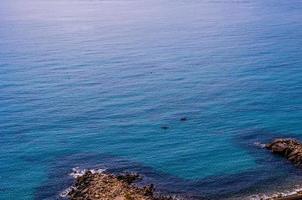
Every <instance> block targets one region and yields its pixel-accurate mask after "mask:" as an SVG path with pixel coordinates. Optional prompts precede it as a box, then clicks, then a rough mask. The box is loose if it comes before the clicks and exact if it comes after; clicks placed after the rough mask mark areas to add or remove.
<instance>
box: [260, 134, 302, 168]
mask: <svg viewBox="0 0 302 200" xmlns="http://www.w3.org/2000/svg"><path fill="white" fill-rule="evenodd" d="M265 148H267V149H269V150H271V151H272V152H273V153H276V154H280V155H282V156H284V157H286V158H287V159H288V160H290V161H291V162H293V163H294V164H295V165H296V166H299V167H301V166H302V143H300V142H299V141H298V140H295V139H290V138H289V139H275V140H274V141H273V142H272V143H270V144H266V145H265Z"/></svg>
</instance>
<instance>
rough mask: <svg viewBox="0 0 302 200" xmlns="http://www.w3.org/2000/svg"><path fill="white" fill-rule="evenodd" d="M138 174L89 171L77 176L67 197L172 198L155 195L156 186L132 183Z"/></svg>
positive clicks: (93, 199) (101, 199)
mask: <svg viewBox="0 0 302 200" xmlns="http://www.w3.org/2000/svg"><path fill="white" fill-rule="evenodd" d="M139 178H140V176H139V175H137V174H129V173H127V174H121V175H117V176H115V175H112V174H107V173H103V172H101V173H92V172H91V171H87V172H86V173H85V174H84V175H82V176H79V177H77V178H76V182H75V184H74V186H73V187H72V188H71V190H70V191H69V193H68V194H67V197H68V198H69V199H70V200H172V198H171V197H160V196H155V195H154V186H153V185H152V184H151V185H148V186H145V187H137V186H135V185H133V184H132V183H133V182H134V181H135V180H137V179H139Z"/></svg>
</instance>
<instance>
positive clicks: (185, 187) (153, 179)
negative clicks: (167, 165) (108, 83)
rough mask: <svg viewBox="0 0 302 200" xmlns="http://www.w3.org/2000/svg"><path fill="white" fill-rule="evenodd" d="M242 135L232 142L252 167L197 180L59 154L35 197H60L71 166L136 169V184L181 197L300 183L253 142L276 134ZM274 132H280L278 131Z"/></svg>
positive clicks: (104, 158)
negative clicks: (139, 177) (242, 150)
mask: <svg viewBox="0 0 302 200" xmlns="http://www.w3.org/2000/svg"><path fill="white" fill-rule="evenodd" d="M242 135H244V136H242V137H240V136H239V137H237V138H236V139H234V142H235V143H236V144H237V145H239V146H241V147H243V148H245V149H246V150H247V151H248V152H249V153H250V154H251V155H252V156H253V157H254V158H255V159H256V162H257V167H256V168H253V169H252V170H249V171H246V172H243V173H238V174H234V175H219V176H211V177H207V178H204V179H200V180H186V179H181V178H179V177H176V176H173V175H171V174H167V173H163V172H159V171H157V170H156V169H153V168H151V167H148V166H144V165H142V164H140V163H137V162H132V161H129V160H126V159H121V158H118V157H115V156H111V155H97V154H74V155H70V156H62V157H60V158H57V159H56V160H55V161H53V163H52V166H50V168H49V174H48V179H47V181H46V182H44V183H43V184H42V185H41V186H40V187H38V188H37V190H36V193H35V199H37V200H41V199H47V200H53V199H60V198H61V197H60V196H59V194H60V192H62V191H63V190H64V189H66V188H67V187H69V186H70V185H71V184H72V183H73V178H72V177H70V176H68V174H69V173H70V172H71V169H72V168H74V167H79V168H81V169H87V168H88V169H93V168H98V169H99V168H101V169H107V171H108V172H111V173H119V172H125V171H129V172H137V173H139V174H141V175H143V177H144V179H143V180H142V181H141V182H139V183H138V184H139V185H145V184H148V183H154V184H155V185H156V188H157V191H158V192H161V193H163V194H172V195H176V196H180V197H183V198H185V199H229V198H230V197H232V198H233V197H234V198H236V197H244V196H248V195H252V194H257V193H264V192H270V191H279V190H282V189H285V188H286V187H289V186H290V185H291V184H292V185H294V184H297V183H302V182H301V181H299V180H302V172H300V170H298V169H296V168H295V167H293V166H292V165H291V164H290V163H288V162H287V161H285V160H284V159H282V158H281V157H278V156H274V155H271V154H270V153H268V152H267V151H266V150H264V149H262V148H260V147H258V146H257V145H255V143H256V142H267V141H269V140H270V139H272V138H275V137H276V135H274V134H270V133H267V132H263V131H256V132H255V131H247V132H245V133H243V134H242ZM278 136H279V137H280V136H281V135H280V134H278ZM234 159H236V158H234ZM280 183H284V184H280Z"/></svg>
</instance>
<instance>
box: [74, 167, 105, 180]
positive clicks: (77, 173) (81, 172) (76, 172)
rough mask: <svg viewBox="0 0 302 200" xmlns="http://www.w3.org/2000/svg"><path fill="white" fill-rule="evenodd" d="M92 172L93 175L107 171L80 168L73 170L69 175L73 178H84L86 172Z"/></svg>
mask: <svg viewBox="0 0 302 200" xmlns="http://www.w3.org/2000/svg"><path fill="white" fill-rule="evenodd" d="M88 171H89V172H91V173H93V174H96V173H103V172H104V171H106V169H81V168H79V167H75V168H72V172H71V173H70V174H69V175H70V176H72V177H73V178H78V177H81V176H83V175H84V174H85V173H86V172H88Z"/></svg>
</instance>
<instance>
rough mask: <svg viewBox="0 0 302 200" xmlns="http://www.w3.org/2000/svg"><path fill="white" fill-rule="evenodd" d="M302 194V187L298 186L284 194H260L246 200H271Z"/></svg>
mask: <svg viewBox="0 0 302 200" xmlns="http://www.w3.org/2000/svg"><path fill="white" fill-rule="evenodd" d="M301 192H302V186H296V187H295V188H294V189H293V190H288V191H284V192H276V193H272V194H258V195H252V196H249V197H247V198H246V200H270V199H274V198H280V197H287V196H291V195H295V194H299V193H301Z"/></svg>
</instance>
